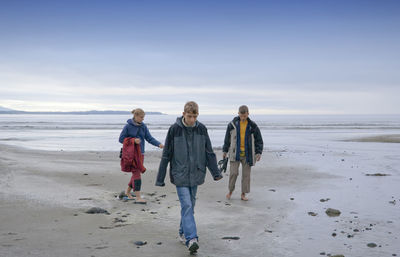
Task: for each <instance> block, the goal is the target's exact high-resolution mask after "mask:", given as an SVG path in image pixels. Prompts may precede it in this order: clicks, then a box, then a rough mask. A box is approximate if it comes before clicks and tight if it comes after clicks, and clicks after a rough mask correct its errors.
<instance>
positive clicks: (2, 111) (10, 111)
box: [0, 106, 164, 115]
mask: <svg viewBox="0 0 400 257" xmlns="http://www.w3.org/2000/svg"><path fill="white" fill-rule="evenodd" d="M0 114H78V115H87V114H131V112H130V111H96V110H93V111H82V112H26V111H17V110H13V109H9V108H5V107H2V106H0ZM153 114H164V113H162V112H146V115H153Z"/></svg>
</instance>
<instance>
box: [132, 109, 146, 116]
mask: <svg viewBox="0 0 400 257" xmlns="http://www.w3.org/2000/svg"><path fill="white" fill-rule="evenodd" d="M131 113H132V114H133V117H135V116H144V115H145V113H144V111H143V109H140V108H136V109H133V110H132V111H131Z"/></svg>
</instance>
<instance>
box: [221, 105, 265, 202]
mask: <svg viewBox="0 0 400 257" xmlns="http://www.w3.org/2000/svg"><path fill="white" fill-rule="evenodd" d="M238 114H239V116H237V117H235V118H234V119H233V120H232V121H231V122H230V123H229V124H228V127H227V129H226V134H225V140H224V146H223V148H222V151H223V158H226V156H227V155H228V153H229V160H230V174H229V186H228V187H229V193H228V194H227V195H226V198H227V199H228V200H229V199H231V196H232V192H233V190H235V183H236V179H237V177H238V175H239V165H240V164H242V195H241V199H242V200H243V201H247V200H248V198H247V197H246V194H247V193H249V192H250V172H251V166H254V165H255V164H256V161H259V160H260V159H261V154H262V152H263V147H264V143H263V139H262V136H261V132H260V129H259V128H258V126H257V124H256V123H255V122H254V121H252V120H250V118H249V108H248V107H247V106H246V105H242V106H240V107H239V113H238Z"/></svg>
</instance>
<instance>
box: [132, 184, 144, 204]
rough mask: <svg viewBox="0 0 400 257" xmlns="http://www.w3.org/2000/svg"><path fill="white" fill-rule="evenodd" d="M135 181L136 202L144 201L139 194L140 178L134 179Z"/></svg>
mask: <svg viewBox="0 0 400 257" xmlns="http://www.w3.org/2000/svg"><path fill="white" fill-rule="evenodd" d="M134 183H135V189H134V192H135V195H136V202H138V203H146V200H144V199H143V198H142V197H141V196H140V188H141V186H142V180H141V179H135V180H134Z"/></svg>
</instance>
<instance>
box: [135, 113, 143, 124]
mask: <svg viewBox="0 0 400 257" xmlns="http://www.w3.org/2000/svg"><path fill="white" fill-rule="evenodd" d="M134 119H135V121H136V122H137V123H142V121H143V120H144V115H136V116H135V118H134Z"/></svg>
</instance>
